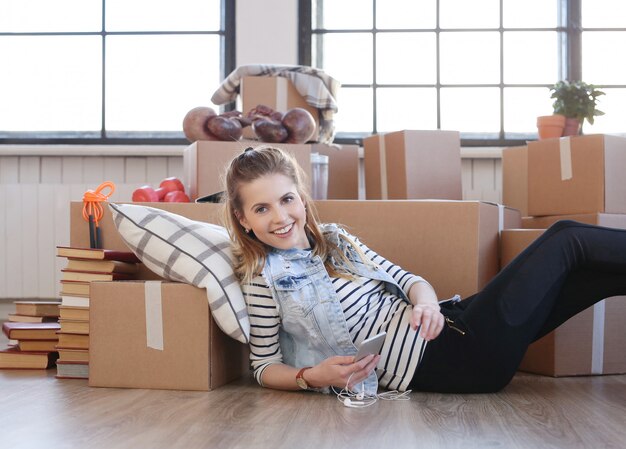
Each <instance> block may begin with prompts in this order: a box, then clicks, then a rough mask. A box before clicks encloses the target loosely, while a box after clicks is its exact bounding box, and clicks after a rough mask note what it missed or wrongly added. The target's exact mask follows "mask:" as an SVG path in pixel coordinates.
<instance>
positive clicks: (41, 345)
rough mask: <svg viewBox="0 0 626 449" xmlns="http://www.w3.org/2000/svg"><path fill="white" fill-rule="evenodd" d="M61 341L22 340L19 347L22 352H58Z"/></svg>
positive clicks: (18, 343) (18, 344)
mask: <svg viewBox="0 0 626 449" xmlns="http://www.w3.org/2000/svg"><path fill="white" fill-rule="evenodd" d="M58 343H59V340H20V341H18V342H17V346H18V347H19V348H20V351H44V352H50V351H56V350H57V344H58Z"/></svg>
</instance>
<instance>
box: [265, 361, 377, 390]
mask: <svg viewBox="0 0 626 449" xmlns="http://www.w3.org/2000/svg"><path fill="white" fill-rule="evenodd" d="M353 359H354V357H353V356H335V357H330V358H328V359H326V360H324V361H323V362H322V363H320V364H318V365H315V366H314V367H312V368H311V369H308V370H306V371H305V372H304V373H303V374H302V377H303V378H304V380H305V381H306V382H307V384H308V385H309V386H310V387H312V388H324V387H330V386H334V387H337V388H344V387H346V386H348V388H352V387H353V386H354V385H356V384H358V383H360V382H362V381H364V380H365V379H366V378H367V376H368V375H369V373H371V372H372V371H373V370H374V369H375V368H376V364H377V363H378V360H379V359H380V355H369V356H367V357H365V358H363V359H361V360H359V361H358V362H356V363H352V360H353ZM298 371H300V369H299V368H294V367H292V366H288V365H284V364H273V365H270V366H268V367H267V368H266V369H265V370H264V371H263V379H262V381H263V385H264V386H266V387H268V388H275V389H278V390H299V389H300V387H298V384H297V383H296V375H297V374H298ZM348 382H350V384H349V385H348Z"/></svg>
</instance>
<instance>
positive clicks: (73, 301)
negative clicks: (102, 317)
mask: <svg viewBox="0 0 626 449" xmlns="http://www.w3.org/2000/svg"><path fill="white" fill-rule="evenodd" d="M66 306H67V307H84V308H89V295H88V294H87V295H72V294H67V293H65V294H63V295H61V307H66Z"/></svg>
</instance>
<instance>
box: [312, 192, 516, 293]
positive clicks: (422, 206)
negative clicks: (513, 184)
mask: <svg viewBox="0 0 626 449" xmlns="http://www.w3.org/2000/svg"><path fill="white" fill-rule="evenodd" d="M316 204H317V206H318V210H319V214H320V217H321V219H322V221H324V222H336V223H341V224H343V225H345V226H347V229H348V230H349V231H350V232H351V233H353V234H355V235H356V236H358V237H359V238H360V239H361V240H362V241H363V242H364V243H365V244H366V245H368V246H369V247H370V248H371V249H373V250H374V251H376V252H378V253H379V254H381V255H382V256H384V257H386V258H387V259H389V260H391V261H392V262H394V263H396V264H398V265H400V266H401V267H403V268H404V269H406V270H409V271H411V272H413V273H415V274H418V275H420V276H423V277H424V278H425V279H426V280H428V281H429V282H430V283H431V284H432V285H433V287H434V288H435V290H436V291H437V294H438V296H439V298H442V299H443V298H449V297H451V296H453V295H455V294H459V295H461V297H467V296H469V295H471V294H473V293H476V292H477V291H479V290H480V289H481V288H482V287H484V286H485V285H486V284H487V282H489V280H491V278H493V276H495V275H496V273H497V272H498V270H499V251H498V248H499V230H500V229H503V228H507V227H518V226H519V223H520V222H521V218H520V215H519V211H517V210H514V209H510V208H503V209H500V208H499V207H498V205H496V204H492V203H485V202H480V201H416V200H405V201H318V202H317V203H316ZM501 212H502V213H501Z"/></svg>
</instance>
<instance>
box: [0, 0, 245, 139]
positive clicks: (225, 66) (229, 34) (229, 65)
mask: <svg viewBox="0 0 626 449" xmlns="http://www.w3.org/2000/svg"><path fill="white" fill-rule="evenodd" d="M220 9H221V16H220V30H219V31H106V30H105V23H104V20H105V19H104V17H105V13H106V0H102V28H101V29H100V31H92V32H89V31H85V32H62V31H57V32H0V37H1V36H76V35H79V36H100V37H101V38H102V41H101V42H102V52H101V58H102V90H101V98H102V106H101V108H102V119H101V128H100V131H99V133H100V136H99V137H88V136H87V134H89V135H91V134H92V132H89V133H83V132H76V133H68V132H63V133H60V134H62V135H59V136H55V134H54V132H16V133H15V136H11V137H0V145H14V144H24V145H33V144H37V145H66V144H76V145H106V144H108V145H129V144H131V145H146V144H150V145H179V144H185V145H186V144H188V143H189V142H188V140H187V139H186V138H185V137H184V136H183V135H182V129H181V136H180V137H170V135H171V133H170V132H163V133H162V135H161V136H159V134H160V133H158V132H155V133H153V136H152V137H150V136H147V135H146V132H136V133H135V132H127V133H122V132H118V131H116V132H115V134H116V135H117V136H119V137H108V136H107V129H106V115H105V109H106V101H105V96H106V77H105V74H106V37H107V36H146V35H193V34H196V35H198V34H205V35H218V36H220V76H221V78H222V79H224V78H226V76H227V75H228V74H229V73H231V72H232V71H233V70H234V69H235V65H236V45H235V33H236V28H235V1H233V0H221V1H220ZM229 108H232V106H230V105H227V106H226V109H227V110H228V109H229Z"/></svg>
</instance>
